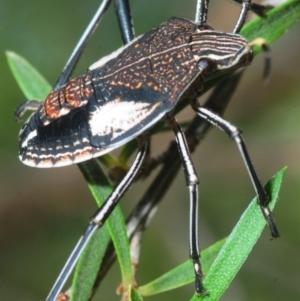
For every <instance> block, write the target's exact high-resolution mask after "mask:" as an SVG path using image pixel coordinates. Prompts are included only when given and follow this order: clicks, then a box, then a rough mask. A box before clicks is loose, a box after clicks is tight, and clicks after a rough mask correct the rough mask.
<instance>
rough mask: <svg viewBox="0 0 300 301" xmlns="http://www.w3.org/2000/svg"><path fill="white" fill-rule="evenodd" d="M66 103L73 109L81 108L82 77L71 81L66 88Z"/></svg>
mask: <svg viewBox="0 0 300 301" xmlns="http://www.w3.org/2000/svg"><path fill="white" fill-rule="evenodd" d="M65 97H66V102H67V103H68V105H70V106H71V107H74V108H77V107H80V106H81V102H82V94H81V77H76V78H73V79H71V80H70V81H69V82H68V83H67V85H66V87H65Z"/></svg>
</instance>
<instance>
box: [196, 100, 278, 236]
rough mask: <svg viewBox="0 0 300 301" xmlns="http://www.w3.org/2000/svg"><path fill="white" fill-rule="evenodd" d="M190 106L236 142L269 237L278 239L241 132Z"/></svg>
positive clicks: (212, 114)
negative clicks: (269, 234) (268, 231)
mask: <svg viewBox="0 0 300 301" xmlns="http://www.w3.org/2000/svg"><path fill="white" fill-rule="evenodd" d="M191 105H192V108H193V109H194V111H195V112H196V113H197V114H198V116H199V117H201V118H203V119H204V120H206V121H208V122H209V123H210V124H212V125H214V126H215V127H217V128H219V129H220V130H222V131H223V132H225V133H226V134H227V135H228V136H229V137H230V138H231V139H233V140H234V141H235V142H236V145H237V147H238V149H239V151H240V154H241V156H242V158H243V161H244V164H245V166H246V169H247V171H248V175H249V177H250V179H251V182H252V185H253V188H254V190H255V192H256V195H257V199H258V204H259V206H260V209H261V211H262V214H263V216H264V217H265V219H266V221H267V223H268V226H269V228H270V231H271V236H272V238H276V237H279V231H278V230H277V227H276V225H275V221H274V219H273V216H272V213H271V211H270V209H269V208H268V203H269V196H268V194H267V193H266V191H265V190H264V188H263V186H262V184H261V182H260V180H259V178H258V176H257V173H256V171H255V169H254V166H253V164H252V162H251V159H250V156H249V153H248V150H247V147H246V144H245V142H244V139H243V136H242V132H241V130H240V129H239V128H237V127H236V126H234V125H232V124H230V123H229V122H228V121H226V120H224V119H223V118H222V117H220V116H219V115H217V114H216V113H214V112H212V111H210V110H208V109H206V108H203V107H201V106H200V105H199V104H198V103H197V102H195V101H194V102H192V103H191Z"/></svg>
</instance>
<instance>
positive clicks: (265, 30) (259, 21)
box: [241, 0, 300, 54]
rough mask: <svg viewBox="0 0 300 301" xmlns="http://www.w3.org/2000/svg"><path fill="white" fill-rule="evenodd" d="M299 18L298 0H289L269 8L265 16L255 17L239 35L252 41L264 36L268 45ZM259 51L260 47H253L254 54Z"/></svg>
mask: <svg viewBox="0 0 300 301" xmlns="http://www.w3.org/2000/svg"><path fill="white" fill-rule="evenodd" d="M299 19H300V1H299V0H289V1H286V2H284V3H283V4H281V5H278V6H277V7H275V8H274V9H272V10H270V11H269V12H268V13H267V14H266V17H265V18H256V19H254V20H252V21H251V22H249V23H247V24H246V25H245V26H244V27H243V29H242V31H241V35H242V36H244V37H245V38H246V39H247V40H249V41H252V40H254V39H256V38H264V39H265V40H266V42H267V44H268V45H271V44H272V43H274V42H275V41H276V40H277V39H278V38H279V37H281V36H282V35H283V34H284V33H285V32H286V31H287V30H288V29H289V28H290V27H292V25H293V24H295V23H296V22H297V21H298V20H299ZM259 52H261V48H260V47H259V48H258V47H257V49H255V54H257V53H259Z"/></svg>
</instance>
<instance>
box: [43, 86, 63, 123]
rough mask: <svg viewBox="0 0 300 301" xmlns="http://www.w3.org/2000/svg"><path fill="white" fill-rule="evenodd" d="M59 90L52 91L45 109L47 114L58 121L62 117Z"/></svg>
mask: <svg viewBox="0 0 300 301" xmlns="http://www.w3.org/2000/svg"><path fill="white" fill-rule="evenodd" d="M58 96H59V90H55V91H52V92H51V93H50V94H49V95H48V96H47V98H46V101H45V104H44V108H45V113H46V115H47V116H48V117H50V118H51V119H56V118H58V117H59V116H60V108H61V106H60V103H59V97H58Z"/></svg>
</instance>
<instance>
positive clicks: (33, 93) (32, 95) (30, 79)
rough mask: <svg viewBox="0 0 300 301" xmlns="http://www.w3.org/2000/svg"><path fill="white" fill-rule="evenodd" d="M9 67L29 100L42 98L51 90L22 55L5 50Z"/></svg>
mask: <svg viewBox="0 0 300 301" xmlns="http://www.w3.org/2000/svg"><path fill="white" fill-rule="evenodd" d="M6 57H7V60H8V64H9V67H10V69H11V71H12V73H13V75H14V77H15V79H16V81H17V83H18V85H19V87H20V88H21V90H22V92H23V93H24V95H25V96H26V98H27V99H29V100H43V101H44V99H45V98H46V96H47V95H48V94H49V93H50V91H51V86H50V84H49V83H48V82H47V81H46V80H45V78H44V77H43V76H42V75H41V74H40V73H39V72H38V71H37V70H36V69H35V68H34V67H33V66H32V65H31V64H30V63H28V61H26V60H25V59H24V58H23V57H21V56H19V55H18V54H16V53H14V52H12V51H6Z"/></svg>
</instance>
